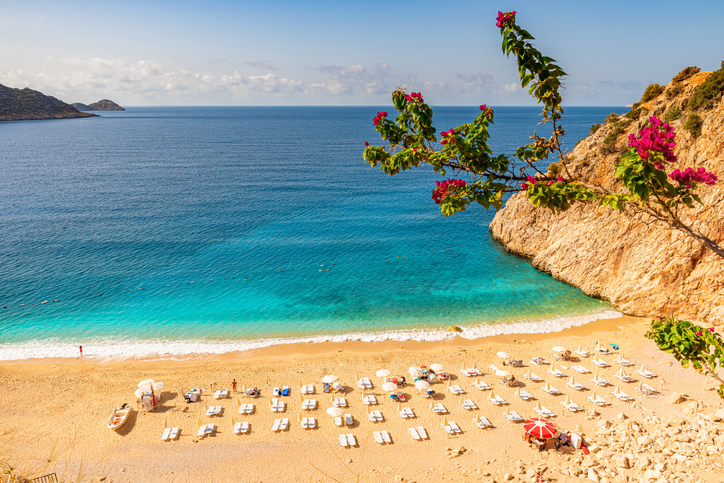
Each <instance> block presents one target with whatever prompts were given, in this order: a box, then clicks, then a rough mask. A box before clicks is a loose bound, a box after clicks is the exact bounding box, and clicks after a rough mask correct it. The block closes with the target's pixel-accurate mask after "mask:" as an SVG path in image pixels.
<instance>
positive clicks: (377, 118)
mask: <svg viewBox="0 0 724 483" xmlns="http://www.w3.org/2000/svg"><path fill="white" fill-rule="evenodd" d="M385 117H387V113H386V112H384V111H383V112H378V113H377V115H376V116H375V118H374V119H373V120H372V125H374V126H376V125H378V124H379V123H380V121H381V120H382V119H383V118H385Z"/></svg>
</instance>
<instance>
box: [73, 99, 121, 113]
mask: <svg viewBox="0 0 724 483" xmlns="http://www.w3.org/2000/svg"><path fill="white" fill-rule="evenodd" d="M73 107H75V108H76V109H78V110H79V111H125V109H124V108H122V107H121V106H119V105H118V104H116V103H115V102H113V101H111V100H109V99H101V100H100V101H98V102H94V103H93V104H83V103H81V102H74V103H73Z"/></svg>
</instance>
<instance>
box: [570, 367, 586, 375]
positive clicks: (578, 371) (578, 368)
mask: <svg viewBox="0 0 724 483" xmlns="http://www.w3.org/2000/svg"><path fill="white" fill-rule="evenodd" d="M571 369H573V370H574V371H576V372H577V373H579V374H588V373H589V372H591V371H589V370H588V369H586V368H585V367H583V366H573V367H571Z"/></svg>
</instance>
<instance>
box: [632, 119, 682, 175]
mask: <svg viewBox="0 0 724 483" xmlns="http://www.w3.org/2000/svg"><path fill="white" fill-rule="evenodd" d="M649 122H650V123H651V124H650V125H649V126H646V127H645V128H643V129H642V130H641V131H640V132H639V133H638V135H633V134H630V135H629V137H628V139H629V146H631V147H632V148H635V149H636V152H637V153H638V155H639V157H640V158H641V159H643V160H644V161H646V160H647V159H649V156H650V155H651V153H652V152H653V153H661V155H662V156H663V158H664V160H665V161H666V162H668V163H675V162H676V155H674V148H675V147H676V142H675V141H674V138H675V137H676V133H675V132H674V129H673V128H672V127H671V126H670V125H669V124H668V123H665V122H662V121H661V120H660V119H659V118H657V117H656V116H651V117H650V118H649ZM652 163H653V164H654V166H655V167H656V169H664V167H663V165H662V164H661V163H660V162H659V161H658V160H653V161H652Z"/></svg>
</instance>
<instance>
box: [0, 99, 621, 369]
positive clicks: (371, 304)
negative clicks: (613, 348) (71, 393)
mask: <svg viewBox="0 0 724 483" xmlns="http://www.w3.org/2000/svg"><path fill="white" fill-rule="evenodd" d="M494 109H495V125H494V126H492V128H491V136H492V137H491V141H490V143H491V146H492V148H493V150H494V151H495V152H496V153H500V152H505V153H508V154H512V153H513V152H514V150H515V148H516V147H517V146H518V145H520V144H523V143H526V142H528V139H529V136H530V135H531V134H532V133H533V131H536V130H537V131H538V132H539V133H548V132H549V129H548V128H547V126H541V125H539V110H538V109H537V108H535V107H497V108H494ZM381 110H386V111H388V112H390V113H392V112H393V111H394V109H393V108H392V107H385V106H382V107H136V108H128V109H127V110H126V111H120V112H101V113H99V114H100V117H97V118H86V119H69V120H48V121H21V122H4V123H0V193H1V194H0V307H2V308H0V360H18V359H28V358H47V357H76V356H77V355H78V346H79V345H82V346H83V347H84V353H85V355H86V356H95V357H98V358H111V357H112V358H118V357H151V358H153V357H160V358H181V357H188V356H191V355H195V354H217V353H223V352H230V351H240V350H249V349H254V348H259V347H264V346H269V345H273V344H286V343H293V342H304V341H306V342H321V341H344V340H365V341H378V340H387V339H393V340H442V339H447V338H450V337H455V336H459V337H464V338H479V337H483V336H487V335H494V334H503V333H508V334H512V333H531V332H550V331H557V330H561V329H563V328H566V327H571V326H576V325H582V324H585V323H587V322H590V321H592V320H595V319H599V318H611V317H619V316H620V315H621V314H620V313H619V312H617V311H616V310H614V309H613V307H612V306H611V305H610V304H609V303H607V302H605V301H602V300H598V299H594V298H590V297H587V296H586V295H584V294H583V293H582V292H581V291H580V290H578V289H577V288H574V287H571V286H569V285H566V284H564V283H562V282H560V281H557V280H555V279H553V278H552V277H551V276H550V275H548V274H546V273H542V272H540V271H538V270H536V269H535V268H533V267H532V265H531V263H530V261H529V260H526V259H524V258H520V257H517V256H515V255H512V254H510V253H507V252H506V251H505V250H504V249H503V247H502V246H501V245H500V244H499V243H497V242H496V241H494V240H493V239H492V238H491V236H490V234H489V232H488V226H489V224H490V222H491V220H492V219H493V216H494V215H495V213H494V210H491V211H486V210H485V209H483V208H482V207H480V206H477V205H476V206H471V207H470V208H469V209H468V210H467V211H465V212H463V213H459V214H456V215H455V216H451V217H447V218H446V217H444V216H442V215H441V213H440V210H439V207H438V206H437V205H436V204H435V203H434V202H433V201H432V198H431V192H432V189H434V187H435V181H436V180H440V179H442V178H441V177H440V176H439V175H438V174H435V173H434V172H432V171H431V170H430V169H424V168H421V169H416V170H411V171H407V172H404V173H400V174H398V175H396V176H388V175H385V174H384V173H383V172H381V171H380V170H379V168H374V169H373V168H371V167H370V166H369V165H367V164H365V162H364V161H363V159H362V152H363V149H364V142H365V141H367V142H369V143H371V144H379V143H380V142H381V141H380V139H379V136H378V135H377V134H376V132H375V130H374V126H373V125H372V119H373V117H374V116H375V114H376V113H377V112H378V111H381ZM626 110H627V109H626V108H623V107H569V108H567V109H566V111H565V118H564V120H563V127H564V129H565V130H566V131H567V135H566V136H565V142H566V144H565V145H564V146H565V147H566V148H568V149H572V148H573V146H574V144H575V142H576V141H578V140H579V139H582V138H584V137H585V136H586V135H587V134H588V130H589V127H590V125H591V124H593V123H598V122H602V121H603V120H604V118H605V117H606V115H608V114H609V113H610V112H617V113H619V114H620V113H623V112H625V111H626ZM434 112H435V116H434V119H435V125H436V127H437V129H438V132H440V131H442V130H446V129H448V128H450V127H453V126H456V125H458V124H461V123H465V122H470V121H471V120H472V119H473V118H474V117H475V116H476V115H477V114H478V112H479V111H478V108H477V106H475V107H436V108H434ZM391 115H394V114H391ZM451 325H455V326H459V327H460V328H462V332H460V333H457V334H453V333H452V332H450V331H448V330H446V328H447V327H448V326H451Z"/></svg>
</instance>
